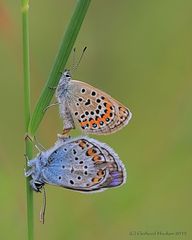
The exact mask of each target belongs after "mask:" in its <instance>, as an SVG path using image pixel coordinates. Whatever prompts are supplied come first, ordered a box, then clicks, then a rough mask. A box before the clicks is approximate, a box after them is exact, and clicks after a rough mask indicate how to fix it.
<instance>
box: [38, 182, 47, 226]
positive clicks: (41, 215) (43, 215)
mask: <svg viewBox="0 0 192 240" xmlns="http://www.w3.org/2000/svg"><path fill="white" fill-rule="evenodd" d="M42 189H43V205H42V208H41V211H40V222H42V224H44V223H45V210H46V203H47V201H46V192H45V188H44V186H43V187H42Z"/></svg>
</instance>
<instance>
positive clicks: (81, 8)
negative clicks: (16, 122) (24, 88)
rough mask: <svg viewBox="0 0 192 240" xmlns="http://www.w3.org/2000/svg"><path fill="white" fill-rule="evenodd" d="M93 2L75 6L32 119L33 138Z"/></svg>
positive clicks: (87, 0)
mask: <svg viewBox="0 0 192 240" xmlns="http://www.w3.org/2000/svg"><path fill="white" fill-rule="evenodd" d="M90 2H91V0H78V1H77V3H76V6H75V10H74V13H73V15H72V17H71V20H70V22H69V25H68V27H67V30H66V32H65V34H64V37H63V40H62V42H61V46H60V48H59V51H58V54H57V56H56V59H55V62H54V64H53V67H52V69H51V72H50V75H49V77H48V80H47V82H46V84H45V87H44V89H43V91H42V93H41V95H40V98H39V100H38V102H37V104H36V106H35V110H34V112H33V115H32V117H31V121H30V124H29V128H28V132H29V134H30V135H31V136H34V135H35V133H36V130H37V128H38V127H39V124H40V122H41V120H42V118H43V116H44V114H45V112H44V110H45V108H46V107H47V106H48V105H49V104H50V102H51V99H52V97H53V94H54V91H53V90H51V89H50V87H55V86H57V84H58V82H59V78H60V76H61V74H60V71H63V69H64V67H65V65H66V63H67V60H68V57H69V55H70V53H71V50H72V48H73V45H74V43H75V40H76V38H77V35H78V33H79V30H80V27H81V24H82V22H83V20H84V18H85V15H86V12H87V9H88V7H89V4H90Z"/></svg>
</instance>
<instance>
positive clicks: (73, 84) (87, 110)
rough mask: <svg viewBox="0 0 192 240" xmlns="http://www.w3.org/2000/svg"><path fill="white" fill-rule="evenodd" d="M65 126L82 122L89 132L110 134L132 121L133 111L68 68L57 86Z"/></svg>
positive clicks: (83, 128)
mask: <svg viewBox="0 0 192 240" xmlns="http://www.w3.org/2000/svg"><path fill="white" fill-rule="evenodd" d="M56 98H57V101H58V103H59V105H60V115H61V117H62V118H63V120H64V124H65V130H70V129H73V128H75V123H79V125H80V128H81V129H82V130H83V132H85V133H92V134H110V133H113V132H116V131H117V130H120V129H121V128H123V127H124V126H125V125H127V124H128V122H129V120H130V119H131V116H132V114H131V112H130V111H129V109H128V108H126V107H125V106H123V105H122V104H121V103H120V102H118V101H117V100H115V99H113V98H112V97H111V96H110V95H108V94H106V93H105V92H103V91H101V90H99V89H97V88H94V87H92V86H91V85H89V84H87V83H84V82H81V81H77V80H72V79H71V75H70V72H69V71H68V70H65V71H64V73H63V74H62V76H61V79H60V81H59V84H58V86H57V89H56Z"/></svg>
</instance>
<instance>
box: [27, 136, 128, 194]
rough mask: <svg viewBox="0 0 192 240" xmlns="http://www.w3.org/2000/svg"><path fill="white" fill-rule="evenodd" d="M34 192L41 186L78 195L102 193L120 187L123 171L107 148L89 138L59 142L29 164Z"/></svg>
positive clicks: (122, 181) (122, 166)
mask: <svg viewBox="0 0 192 240" xmlns="http://www.w3.org/2000/svg"><path fill="white" fill-rule="evenodd" d="M28 166H29V170H28V171H27V172H26V176H27V177H28V176H31V177H32V180H31V182H30V183H31V186H32V188H33V190H35V191H37V192H38V191H40V189H41V188H42V186H43V185H44V184H51V185H56V186H61V187H64V188H68V189H71V190H76V191H80V192H95V191H102V190H105V189H107V188H111V187H117V186H120V185H122V184H123V183H124V182H125V180H126V171H125V168H124V165H123V163H122V162H121V160H120V159H119V157H118V156H117V154H116V153H115V152H114V151H113V149H112V148H110V147H109V146H108V145H106V144H104V143H101V142H99V141H97V140H94V139H91V138H88V137H78V138H75V139H73V138H67V139H59V140H58V142H57V143H56V144H55V146H54V147H52V148H50V149H49V150H47V151H45V152H41V153H40V154H39V155H38V156H37V157H36V158H35V159H33V160H30V161H29V162H28Z"/></svg>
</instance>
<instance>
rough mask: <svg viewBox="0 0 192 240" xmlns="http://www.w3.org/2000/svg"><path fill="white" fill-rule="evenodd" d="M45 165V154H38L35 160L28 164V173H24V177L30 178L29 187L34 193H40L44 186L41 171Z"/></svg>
mask: <svg viewBox="0 0 192 240" xmlns="http://www.w3.org/2000/svg"><path fill="white" fill-rule="evenodd" d="M46 165H47V156H46V153H45V152H40V153H39V154H38V155H37V157H36V158H34V159H32V160H30V161H29V162H28V167H29V169H28V171H27V172H25V176H26V177H29V176H30V177H31V178H32V179H31V180H30V185H31V187H32V189H33V190H34V191H36V192H40V191H41V188H42V187H43V185H44V184H45V183H44V181H43V180H42V176H41V172H42V169H43V168H44V167H45V166H46Z"/></svg>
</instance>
